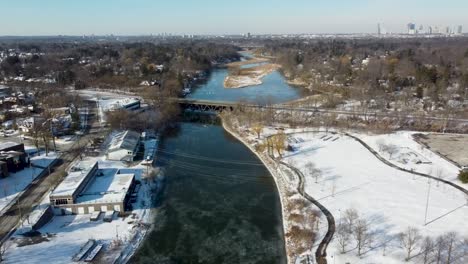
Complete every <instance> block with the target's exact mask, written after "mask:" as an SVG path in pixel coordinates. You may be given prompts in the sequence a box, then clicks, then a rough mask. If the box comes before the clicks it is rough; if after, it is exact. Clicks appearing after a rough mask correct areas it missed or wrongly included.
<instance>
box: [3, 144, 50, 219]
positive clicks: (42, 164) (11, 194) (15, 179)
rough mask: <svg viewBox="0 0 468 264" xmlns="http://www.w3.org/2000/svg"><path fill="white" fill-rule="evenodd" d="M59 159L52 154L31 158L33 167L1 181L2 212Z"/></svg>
mask: <svg viewBox="0 0 468 264" xmlns="http://www.w3.org/2000/svg"><path fill="white" fill-rule="evenodd" d="M56 158H57V154H56V153H53V152H50V153H49V154H48V156H46V155H45V153H41V154H40V155H37V156H35V157H32V158H31V167H27V168H25V169H24V170H21V171H18V172H16V173H10V175H9V176H8V177H6V178H1V179H0V188H1V189H0V211H2V210H3V209H4V208H5V207H6V206H7V205H8V204H9V203H10V202H11V201H13V200H14V199H15V198H16V197H17V196H18V195H19V194H20V193H21V192H22V191H23V190H24V189H25V188H26V187H27V186H28V185H29V184H30V183H31V182H32V181H33V180H34V179H35V178H36V177H37V176H38V175H39V174H41V172H42V171H43V170H44V169H43V168H46V167H47V166H49V164H50V163H52V162H53V161H54V160H55V159H56ZM36 166H37V167H36Z"/></svg>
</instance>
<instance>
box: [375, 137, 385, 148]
mask: <svg viewBox="0 0 468 264" xmlns="http://www.w3.org/2000/svg"><path fill="white" fill-rule="evenodd" d="M377 146H378V147H379V151H383V150H384V149H385V147H386V145H385V140H384V139H382V138H381V139H379V140H377Z"/></svg>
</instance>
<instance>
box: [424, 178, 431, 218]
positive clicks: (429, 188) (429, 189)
mask: <svg viewBox="0 0 468 264" xmlns="http://www.w3.org/2000/svg"><path fill="white" fill-rule="evenodd" d="M430 193H431V179H429V186H428V187H427V198H426V213H425V215H424V225H426V224H427V211H428V208H429V195H430Z"/></svg>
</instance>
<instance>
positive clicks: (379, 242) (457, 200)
mask: <svg viewBox="0 0 468 264" xmlns="http://www.w3.org/2000/svg"><path fill="white" fill-rule="evenodd" d="M239 131H241V132H240V134H241V136H242V138H244V139H246V141H247V142H248V143H249V144H250V145H251V146H253V145H256V144H258V143H263V144H265V139H266V137H268V136H271V135H274V134H277V133H281V132H284V133H285V134H286V135H287V141H288V142H287V145H289V146H290V147H292V148H290V151H286V152H285V153H284V155H283V157H282V160H283V161H284V162H287V163H288V164H290V165H292V166H294V167H296V168H298V169H299V170H300V171H302V172H303V174H304V175H305V177H306V179H305V191H306V192H307V193H308V194H309V195H310V196H312V197H314V198H315V199H317V200H318V201H319V202H320V203H321V204H322V205H324V206H325V207H326V208H327V209H328V210H329V211H330V212H331V213H332V215H333V216H334V218H335V222H336V224H337V225H338V224H339V223H340V222H341V221H342V217H343V216H344V212H345V211H346V210H347V209H356V210H357V211H358V212H359V214H360V216H361V217H362V218H364V219H366V220H367V221H368V222H369V223H370V228H371V232H373V233H374V234H375V237H374V241H373V242H372V246H371V247H369V248H366V249H365V250H364V252H365V253H364V254H363V255H362V256H361V257H358V256H357V250H356V249H355V246H356V245H355V241H354V240H353V238H351V242H350V244H349V245H348V247H347V249H346V250H347V253H346V254H341V253H340V248H339V245H338V242H337V240H336V234H335V238H334V240H333V241H332V242H331V244H330V245H329V247H328V249H327V255H328V257H327V258H328V261H329V263H390V264H392V263H395V264H396V263H404V262H405V260H404V259H405V251H404V249H403V248H402V246H401V242H400V240H399V239H398V234H399V233H401V232H404V231H405V230H406V229H407V228H408V227H415V228H417V229H419V231H420V233H421V235H423V236H430V237H432V238H434V239H435V238H437V237H438V236H440V235H444V234H447V233H448V232H452V231H454V232H456V233H457V235H458V237H459V239H458V240H457V241H456V244H457V247H458V249H460V247H459V245H461V241H462V239H464V238H468V229H466V228H463V227H464V226H466V223H467V221H468V197H467V196H466V195H465V194H464V193H463V192H461V191H459V190H457V189H455V188H453V187H450V186H448V185H445V184H442V183H438V182H436V181H435V180H431V181H429V180H428V179H427V178H424V177H420V176H416V175H415V174H411V173H406V172H403V171H400V170H397V169H395V168H393V167H391V166H388V165H386V164H385V163H383V162H382V161H381V160H379V159H378V158H376V157H375V156H374V155H373V154H372V153H371V152H370V151H369V150H368V149H366V148H365V147H364V146H363V145H362V144H361V143H359V142H358V141H356V140H355V139H353V138H351V137H349V136H346V135H344V134H340V133H337V134H332V133H325V132H312V131H317V129H313V128H311V129H308V128H297V129H290V128H287V127H286V128H282V127H281V126H278V127H265V128H263V129H262V132H261V136H260V139H257V135H256V134H255V133H253V131H251V130H250V129H247V128H245V127H241V128H240V129H239ZM350 134H352V135H353V136H355V137H357V138H359V139H361V140H362V141H364V142H365V143H366V144H368V145H369V146H370V147H371V148H373V149H374V150H375V151H377V152H378V153H379V154H381V156H383V157H384V158H385V159H387V160H389V161H390V162H392V163H393V164H395V165H397V166H399V167H402V168H405V169H408V170H414V171H417V172H422V173H427V174H431V175H432V176H435V177H439V175H441V176H440V177H441V178H444V179H446V180H450V181H453V182H454V183H456V184H460V185H461V183H460V182H459V181H458V180H457V179H456V175H457V173H458V171H459V168H458V167H457V166H455V165H453V164H452V163H450V162H448V161H447V160H445V159H443V158H442V157H440V156H438V155H437V154H435V153H433V152H432V151H430V150H428V149H426V148H424V147H423V146H421V145H420V144H419V143H417V142H416V141H414V140H413V138H412V134H413V132H397V133H392V134H384V135H370V134H366V133H357V132H354V133H350ZM383 144H385V145H393V146H394V149H395V151H393V153H392V155H391V157H390V155H389V153H388V152H387V151H385V150H383V149H382V148H381V145H383ZM384 149H385V148H384ZM265 151H266V150H265ZM274 153H275V156H276V157H278V154H277V153H276V151H274ZM310 162H311V163H313V164H314V165H315V168H316V169H319V171H320V173H319V175H320V176H318V177H317V178H316V177H314V176H313V174H312V173H311V170H310V169H309V168H308V163H310ZM280 168H282V170H281V171H284V173H283V174H287V171H288V169H287V168H286V167H284V166H281V167H280ZM440 172H442V173H440ZM285 178H286V179H287V177H285ZM289 184H290V185H294V186H297V182H296V181H294V180H293V181H291V180H289ZM462 186H463V187H466V185H462ZM428 194H429V199H428ZM426 204H427V205H428V207H427V217H426ZM284 221H287V219H284ZM327 228H328V225H327V221H326V218H325V217H324V216H322V219H321V223H320V225H319V229H318V233H319V236H318V238H317V240H316V244H315V246H318V244H319V242H320V241H321V239H322V238H323V237H324V235H325V233H326V231H327ZM464 247H465V250H467V249H468V248H466V245H465V246H464ZM315 250H316V248H313V249H311V253H312V254H311V256H314V253H315ZM417 253H419V249H418V250H416V253H414V254H413V255H415V254H417ZM445 254H446V253H445ZM459 254H460V253H459V252H458V253H457V259H456V260H455V261H453V262H452V263H467V261H468V260H467V259H466V256H465V258H464V259H463V258H460V255H459ZM420 261H421V258H420V257H416V258H413V259H411V260H410V262H413V263H419V262H420Z"/></svg>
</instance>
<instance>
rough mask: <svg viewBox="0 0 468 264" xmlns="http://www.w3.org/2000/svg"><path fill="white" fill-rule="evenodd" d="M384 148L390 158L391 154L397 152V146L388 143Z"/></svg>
mask: <svg viewBox="0 0 468 264" xmlns="http://www.w3.org/2000/svg"><path fill="white" fill-rule="evenodd" d="M386 150H387V153H388V156H389V158H390V159H392V157H393V155H395V154H396V153H397V152H398V147H397V146H395V145H393V144H389V145H387V148H386Z"/></svg>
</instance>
